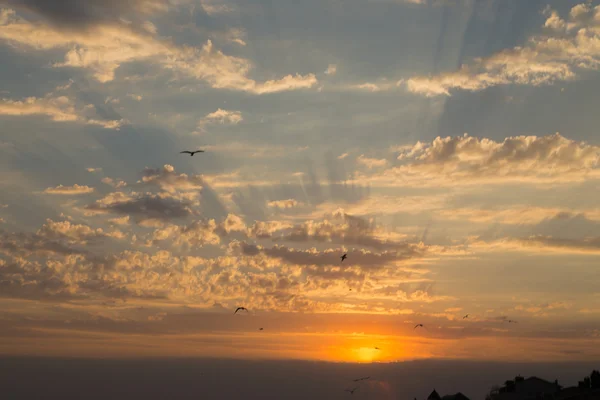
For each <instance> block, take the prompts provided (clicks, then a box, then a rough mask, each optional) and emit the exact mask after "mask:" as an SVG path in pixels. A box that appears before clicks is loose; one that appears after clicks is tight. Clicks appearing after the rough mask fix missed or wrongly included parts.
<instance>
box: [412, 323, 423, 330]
mask: <svg viewBox="0 0 600 400" xmlns="http://www.w3.org/2000/svg"><path fill="white" fill-rule="evenodd" d="M418 327H421V328H424V326H423V324H417V325H415V327H414V328H413V331H414V330H415V329H417V328H418Z"/></svg>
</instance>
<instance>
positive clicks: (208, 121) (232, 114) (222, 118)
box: [198, 108, 244, 132]
mask: <svg viewBox="0 0 600 400" xmlns="http://www.w3.org/2000/svg"><path fill="white" fill-rule="evenodd" d="M243 120H244V118H243V117H242V113H241V112H240V111H230V110H223V109H221V108H218V109H217V111H215V112H212V113H210V114H207V115H206V116H205V117H204V118H202V119H201V120H200V121H198V130H200V131H201V132H203V131H204V130H205V127H206V126H207V125H213V124H221V125H225V124H227V125H237V124H239V123H240V122H242V121H243Z"/></svg>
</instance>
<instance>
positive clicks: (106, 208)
mask: <svg viewBox="0 0 600 400" xmlns="http://www.w3.org/2000/svg"><path fill="white" fill-rule="evenodd" d="M85 209H86V211H88V212H89V213H92V214H95V213H113V214H124V215H127V216H131V217H135V218H137V220H138V222H142V221H147V222H152V221H157V222H160V221H168V220H171V219H176V218H183V217H189V216H192V215H194V214H195V211H194V210H192V209H191V204H190V202H189V201H186V200H182V199H178V198H176V197H173V196H171V195H169V194H168V193H166V192H163V193H159V194H152V193H133V194H130V195H128V194H125V193H123V192H115V193H111V194H109V195H107V196H105V197H104V198H102V199H100V200H97V201H96V202H95V203H93V204H90V205H88V206H86V207H85Z"/></svg>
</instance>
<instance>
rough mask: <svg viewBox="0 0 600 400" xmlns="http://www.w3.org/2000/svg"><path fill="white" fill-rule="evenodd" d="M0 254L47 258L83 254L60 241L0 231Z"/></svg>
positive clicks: (41, 236) (40, 236)
mask: <svg viewBox="0 0 600 400" xmlns="http://www.w3.org/2000/svg"><path fill="white" fill-rule="evenodd" d="M0 253H5V254H10V255H13V256H31V255H36V256H47V255H53V254H58V255H63V256H65V255H70V254H84V253H86V252H85V251H84V250H81V249H77V248H75V247H72V246H69V245H67V244H65V243H63V242H61V241H57V240H52V239H48V238H47V237H45V236H43V235H40V234H37V233H26V232H18V233H7V232H1V231H0Z"/></svg>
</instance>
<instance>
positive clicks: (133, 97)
mask: <svg viewBox="0 0 600 400" xmlns="http://www.w3.org/2000/svg"><path fill="white" fill-rule="evenodd" d="M127 97H129V98H130V99H133V100H136V101H142V99H143V98H144V97H143V96H141V95H139V94H131V93H129V94H128V95H127Z"/></svg>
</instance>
